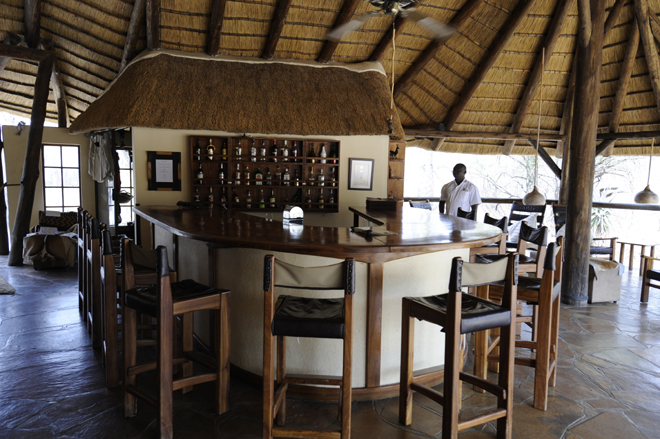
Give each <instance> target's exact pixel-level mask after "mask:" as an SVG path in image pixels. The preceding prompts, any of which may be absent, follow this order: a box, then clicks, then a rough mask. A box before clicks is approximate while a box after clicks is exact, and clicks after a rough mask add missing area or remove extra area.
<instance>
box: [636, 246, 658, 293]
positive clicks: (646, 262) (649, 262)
mask: <svg viewBox="0 0 660 439" xmlns="http://www.w3.org/2000/svg"><path fill="white" fill-rule="evenodd" d="M653 261H660V259H658V258H652V257H650V256H645V255H642V294H641V296H640V298H639V300H640V302H643V303H646V302H648V301H649V289H650V288H651V287H652V288H660V284H656V283H654V282H651V281H660V270H654V269H653Z"/></svg>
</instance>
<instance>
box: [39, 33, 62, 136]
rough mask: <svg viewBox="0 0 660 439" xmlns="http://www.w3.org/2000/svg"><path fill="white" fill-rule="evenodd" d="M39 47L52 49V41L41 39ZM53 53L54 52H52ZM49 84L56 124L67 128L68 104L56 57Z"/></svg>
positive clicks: (47, 49)
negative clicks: (55, 109)
mask: <svg viewBox="0 0 660 439" xmlns="http://www.w3.org/2000/svg"><path fill="white" fill-rule="evenodd" d="M39 48H40V49H43V50H46V51H52V50H53V43H52V41H50V40H45V39H42V40H41V41H40V42H39ZM53 53H54V52H53ZM50 86H51V88H52V89H53V96H54V97H55V104H56V105H57V126H58V127H60V128H67V127H68V126H69V106H68V105H67V99H66V90H65V89H64V83H63V82H62V76H61V75H60V68H59V65H58V62H57V57H55V58H54V59H53V72H52V73H51V75H50Z"/></svg>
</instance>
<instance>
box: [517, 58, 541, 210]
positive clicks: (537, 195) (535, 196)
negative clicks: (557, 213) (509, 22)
mask: <svg viewBox="0 0 660 439" xmlns="http://www.w3.org/2000/svg"><path fill="white" fill-rule="evenodd" d="M544 70H545V47H544V48H543V50H542V52H541V90H539V93H540V99H539V124H538V129H537V130H536V148H535V151H536V157H535V158H534V189H533V190H532V191H531V192H530V193H528V194H527V195H525V197H524V198H523V200H522V201H523V204H525V205H527V206H539V205H544V204H545V196H544V195H543V194H542V193H541V192H539V190H538V189H537V187H536V183H537V181H538V173H539V148H540V147H541V108H542V107H543V71H544Z"/></svg>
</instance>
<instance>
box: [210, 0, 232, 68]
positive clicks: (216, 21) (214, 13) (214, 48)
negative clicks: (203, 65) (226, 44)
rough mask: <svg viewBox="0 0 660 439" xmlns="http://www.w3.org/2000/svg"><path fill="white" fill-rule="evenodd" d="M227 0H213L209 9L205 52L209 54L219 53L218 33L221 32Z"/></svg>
mask: <svg viewBox="0 0 660 439" xmlns="http://www.w3.org/2000/svg"><path fill="white" fill-rule="evenodd" d="M226 7H227V0H213V9H212V10H211V21H210V22H209V36H208V43H207V49H206V52H207V53H208V54H209V55H211V56H216V55H217V54H218V53H220V35H221V33H222V22H223V21H224V19H225V9H226Z"/></svg>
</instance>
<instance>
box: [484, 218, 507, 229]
mask: <svg viewBox="0 0 660 439" xmlns="http://www.w3.org/2000/svg"><path fill="white" fill-rule="evenodd" d="M484 223H486V224H490V225H491V226H495V227H499V228H500V229H502V233H509V218H508V217H506V216H503V217H502V218H500V219H495V218H493V217H492V216H490V214H489V213H486V215H485V216H484Z"/></svg>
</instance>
